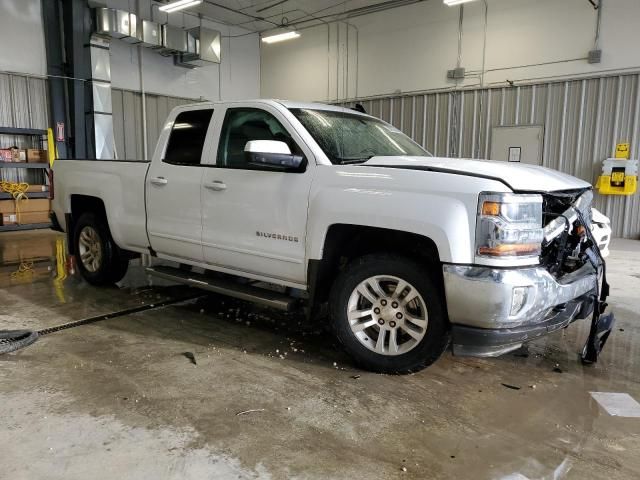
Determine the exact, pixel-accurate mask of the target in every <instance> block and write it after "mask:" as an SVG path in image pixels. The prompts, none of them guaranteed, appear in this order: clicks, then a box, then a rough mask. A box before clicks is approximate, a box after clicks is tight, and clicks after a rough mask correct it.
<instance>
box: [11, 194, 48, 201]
mask: <svg viewBox="0 0 640 480" xmlns="http://www.w3.org/2000/svg"><path fill="white" fill-rule="evenodd" d="M25 195H26V196H27V198H49V192H31V193H29V192H27V193H25ZM12 199H13V196H11V194H9V193H5V192H0V200H12Z"/></svg>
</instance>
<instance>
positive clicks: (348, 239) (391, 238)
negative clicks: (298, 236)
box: [307, 224, 444, 311]
mask: <svg viewBox="0 0 640 480" xmlns="http://www.w3.org/2000/svg"><path fill="white" fill-rule="evenodd" d="M372 253H395V254H398V255H402V256H405V257H409V258H412V259H416V261H417V262H419V263H420V264H421V265H423V266H424V267H425V269H428V270H429V272H430V273H431V274H432V275H433V278H434V280H435V281H436V284H437V285H438V288H439V289H441V292H442V293H443V294H444V279H443V275H442V262H441V260H440V253H439V251H438V247H437V245H436V243H435V242H434V241H433V239H431V238H429V237H427V236H424V235H420V234H416V233H411V232H406V231H402V230H394V229H389V228H381V227H370V226H363V225H353V224H333V225H331V226H330V227H329V228H328V230H327V233H326V235H325V239H324V245H323V249H322V258H321V259H317V260H314V259H311V260H309V263H308V269H307V277H308V278H307V282H308V285H309V299H310V303H311V306H312V309H311V310H312V311H315V310H316V309H317V307H318V306H319V305H321V304H323V303H325V302H326V301H327V300H328V298H329V291H330V290H331V285H332V284H333V281H334V280H335V278H336V276H337V275H338V273H339V272H340V271H341V270H342V269H343V268H344V267H345V266H346V265H347V264H348V263H349V261H350V260H352V259H354V258H357V257H361V256H363V255H367V254H372Z"/></svg>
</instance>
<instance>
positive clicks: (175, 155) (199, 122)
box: [164, 109, 213, 165]
mask: <svg viewBox="0 0 640 480" xmlns="http://www.w3.org/2000/svg"><path fill="white" fill-rule="evenodd" d="M212 115H213V109H203V110H189V111H186V112H182V113H179V114H178V116H177V117H176V119H175V121H174V122H173V127H172V128H171V134H170V135H169V142H168V144H167V150H166V152H165V155H164V162H165V163H171V164H174V165H200V163H201V160H202V149H203V148H204V140H205V138H206V137H207V130H208V129H209V123H210V122H211V116H212Z"/></svg>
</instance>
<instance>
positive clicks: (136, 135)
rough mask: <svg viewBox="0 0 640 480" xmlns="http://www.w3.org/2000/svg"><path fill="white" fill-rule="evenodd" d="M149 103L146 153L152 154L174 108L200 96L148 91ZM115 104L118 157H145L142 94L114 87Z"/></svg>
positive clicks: (112, 92)
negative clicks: (174, 95)
mask: <svg viewBox="0 0 640 480" xmlns="http://www.w3.org/2000/svg"><path fill="white" fill-rule="evenodd" d="M145 96H146V104H147V148H148V151H147V157H148V158H151V156H152V155H153V150H154V148H155V145H156V142H157V140H158V137H159V135H160V130H161V129H162V126H163V125H164V122H165V120H166V119H167V116H168V115H169V112H170V111H171V109H172V108H174V107H177V106H178V105H184V104H185V103H193V102H196V101H197V100H193V99H188V98H178V97H166V96H161V95H153V94H148V93H147V94H146V95H145ZM111 102H112V107H113V134H114V138H115V143H116V149H115V151H116V157H117V158H119V159H128V160H132V159H143V152H142V149H143V147H142V145H143V141H142V95H141V94H140V92H132V91H130V90H120V89H116V88H113V89H111Z"/></svg>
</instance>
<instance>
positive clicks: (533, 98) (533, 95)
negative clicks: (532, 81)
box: [529, 85, 536, 125]
mask: <svg viewBox="0 0 640 480" xmlns="http://www.w3.org/2000/svg"><path fill="white" fill-rule="evenodd" d="M535 121H536V86H535V85H532V86H531V116H530V118H529V123H530V124H532V125H533V124H534V123H535Z"/></svg>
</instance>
